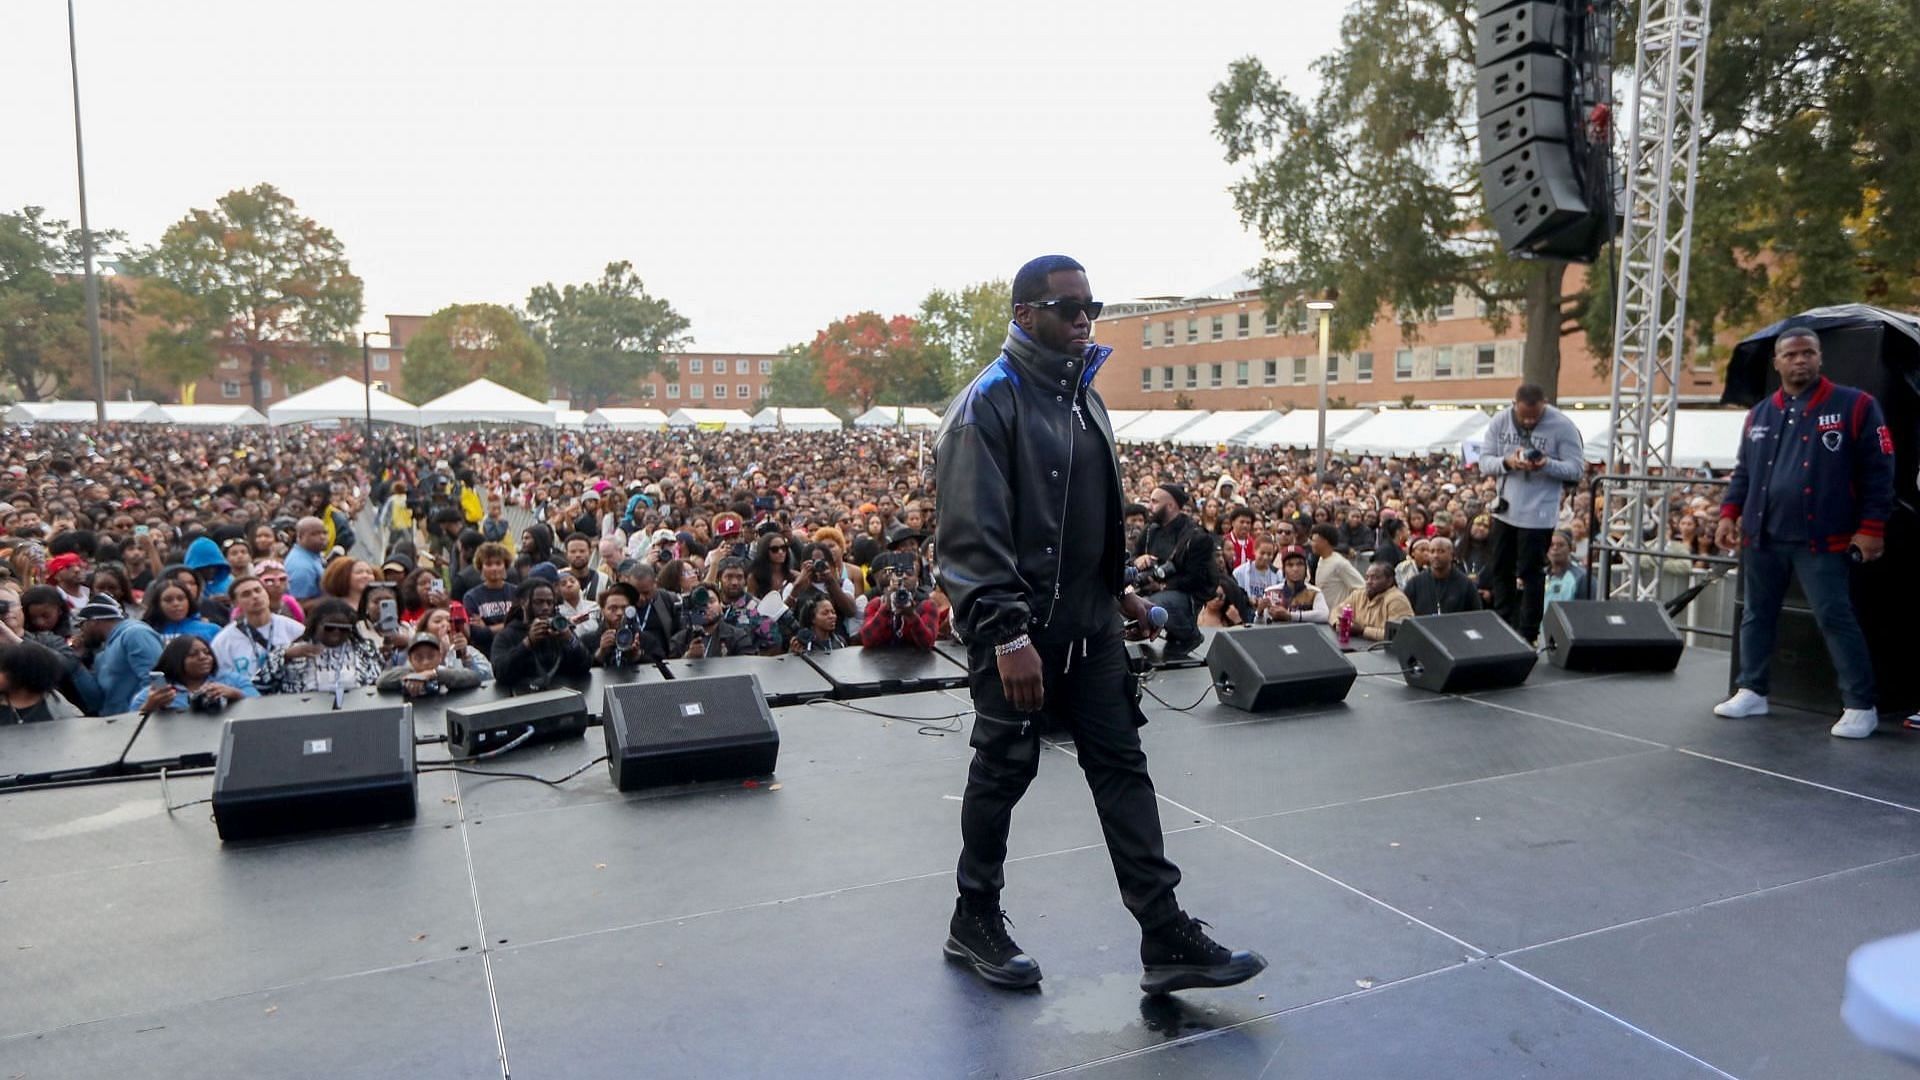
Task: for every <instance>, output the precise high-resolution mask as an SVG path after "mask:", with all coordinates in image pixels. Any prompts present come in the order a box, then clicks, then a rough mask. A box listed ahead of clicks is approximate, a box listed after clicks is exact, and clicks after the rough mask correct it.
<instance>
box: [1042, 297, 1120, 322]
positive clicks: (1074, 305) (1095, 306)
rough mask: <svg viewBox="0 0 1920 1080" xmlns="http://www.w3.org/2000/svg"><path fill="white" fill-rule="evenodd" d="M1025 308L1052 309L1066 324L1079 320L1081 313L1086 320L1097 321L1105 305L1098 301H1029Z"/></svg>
mask: <svg viewBox="0 0 1920 1080" xmlns="http://www.w3.org/2000/svg"><path fill="white" fill-rule="evenodd" d="M1027 306H1028V307H1032V308H1052V309H1053V313H1054V314H1056V315H1058V316H1060V317H1061V318H1063V319H1065V320H1067V321H1068V322H1072V321H1073V320H1075V319H1077V318H1079V317H1080V313H1081V312H1083V311H1084V312H1086V313H1087V318H1088V319H1097V318H1099V317H1100V312H1102V311H1104V310H1105V309H1106V306H1107V305H1105V304H1103V303H1101V302H1100V301H1098V300H1029V301H1027Z"/></svg>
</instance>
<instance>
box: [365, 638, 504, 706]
mask: <svg viewBox="0 0 1920 1080" xmlns="http://www.w3.org/2000/svg"><path fill="white" fill-rule="evenodd" d="M444 656H445V652H444V651H443V648H442V646H441V642H440V639H439V638H437V637H435V636H434V635H432V634H430V633H427V632H426V631H424V630H423V631H421V632H420V633H418V634H415V635H414V636H413V642H412V644H410V645H408V646H407V657H406V660H405V661H404V662H402V663H400V664H398V665H396V666H394V667H390V668H388V669H387V670H385V671H383V672H381V673H380V681H378V682H376V683H374V685H375V686H377V687H379V688H380V690H381V692H383V693H388V694H393V693H399V694H404V695H406V696H407V697H409V698H420V697H439V696H440V695H442V694H445V693H447V692H448V691H450V690H472V689H473V688H475V687H477V686H479V685H480V682H481V679H480V676H479V674H478V673H476V672H474V671H471V670H469V669H468V668H466V667H463V666H459V665H454V666H442V664H441V659H442V658H443V657H444Z"/></svg>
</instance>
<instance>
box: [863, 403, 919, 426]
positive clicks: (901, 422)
mask: <svg viewBox="0 0 1920 1080" xmlns="http://www.w3.org/2000/svg"><path fill="white" fill-rule="evenodd" d="M853 426H854V427H861V428H882V427H903V428H909V429H915V428H925V429H929V430H931V429H933V428H937V427H939V426H940V416H939V414H938V413H936V412H934V411H933V410H932V409H923V408H921V407H920V406H918V405H875V406H874V407H873V408H871V409H868V410H867V411H866V412H863V413H861V414H860V415H859V416H856V417H854V420H853Z"/></svg>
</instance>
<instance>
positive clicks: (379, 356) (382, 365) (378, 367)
mask: <svg viewBox="0 0 1920 1080" xmlns="http://www.w3.org/2000/svg"><path fill="white" fill-rule="evenodd" d="M392 363H393V361H392V360H390V359H388V354H386V353H383V352H377V353H374V354H373V365H372V366H373V370H375V371H386V370H387V369H388V367H390V366H391V365H392Z"/></svg>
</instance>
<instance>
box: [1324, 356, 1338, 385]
mask: <svg viewBox="0 0 1920 1080" xmlns="http://www.w3.org/2000/svg"><path fill="white" fill-rule="evenodd" d="M1327 381H1328V382H1339V381H1340V358H1339V357H1337V356H1332V355H1329V356H1328V357H1327Z"/></svg>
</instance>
